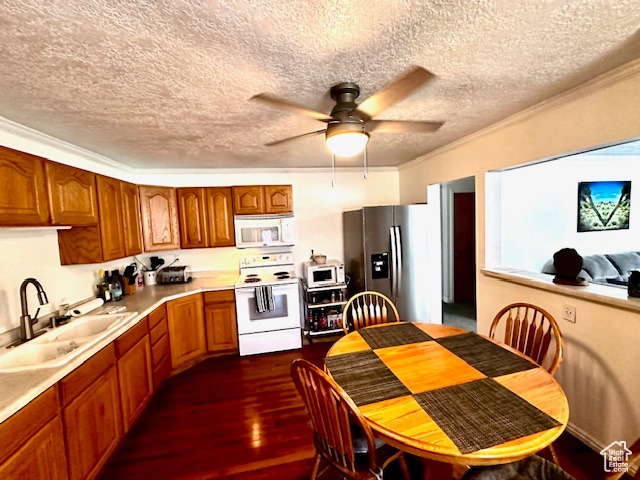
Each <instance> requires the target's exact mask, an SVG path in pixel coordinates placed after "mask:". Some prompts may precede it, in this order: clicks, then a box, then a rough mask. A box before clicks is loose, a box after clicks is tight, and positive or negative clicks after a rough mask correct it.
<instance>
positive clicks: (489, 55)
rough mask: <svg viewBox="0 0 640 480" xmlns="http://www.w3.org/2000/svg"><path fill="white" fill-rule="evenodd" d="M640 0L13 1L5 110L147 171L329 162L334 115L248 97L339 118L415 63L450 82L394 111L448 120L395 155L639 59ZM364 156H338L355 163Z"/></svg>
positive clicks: (401, 145)
mask: <svg viewBox="0 0 640 480" xmlns="http://www.w3.org/2000/svg"><path fill="white" fill-rule="evenodd" d="M637 7H638V3H637V0H608V1H606V0H544V1H536V2H531V1H526V0H520V1H517V0H512V1H507V0H502V1H500V0H496V1H484V0H483V1H481V0H473V1H470V0H448V1H442V0H429V1H425V0H372V1H366V2H363V1H355V0H347V1H343V0H310V1H304V2H302V1H296V0H251V1H249V0H235V1H226V0H225V1H223V0H220V1H215V0H172V1H150V0H146V1H144V0H139V1H136V2H131V1H125V0H114V1H109V2H104V1H99V0H65V1H62V0H3V1H2V2H0V64H1V65H2V68H1V69H0V116H3V117H6V118H8V119H10V120H13V121H15V122H18V123H21V124H23V125H27V126H29V127H32V128H34V129H36V130H39V131H42V132H45V133H48V134H50V135H52V136H54V137H57V138H60V139H62V140H66V141H69V142H71V143H73V144H76V145H78V146H81V147H84V148H87V149H89V150H91V151H94V152H96V153H99V154H102V155H104V156H106V157H109V158H111V159H113V160H116V161H119V162H122V163H124V164H127V165H130V166H133V167H141V168H153V167H155V168H167V167H197V168H203V167H232V168H234V167H252V166H260V167H286V166H303V167H306V166H315V167H317V166H328V165H329V161H330V158H329V153H328V150H327V149H326V147H325V145H324V142H323V138H322V136H315V137H312V138H306V139H303V140H299V141H297V142H292V143H289V144H286V145H280V146H277V147H271V148H267V147H264V146H263V144H264V143H265V142H270V141H273V140H278V139H281V138H285V137H288V136H292V135H297V134H301V133H305V132H307V131H312V130H318V129H319V128H322V124H320V123H319V122H314V121H313V120H308V119H305V118H303V117H300V116H297V115H295V114H292V113H287V112H281V111H279V110H276V109H274V108H269V107H267V106H264V105H261V104H257V103H253V102H248V101H247V100H248V99H249V98H250V97H251V96H252V95H255V94H257V93H261V92H270V93H272V94H275V95H277V96H280V97H284V98H288V99H289V100H291V101H294V102H296V103H299V104H303V105H306V106H308V107H310V108H313V109H317V110H321V111H325V112H328V111H329V110H330V109H331V107H332V101H331V99H330V97H329V95H328V90H329V88H330V87H331V86H332V85H334V84H336V83H339V82H343V81H353V82H357V83H358V84H360V86H361V88H362V95H361V99H364V98H367V97H368V96H369V95H371V94H372V93H374V92H375V91H377V90H378V89H380V88H382V87H383V86H385V85H386V84H388V83H389V82H390V81H392V80H393V79H394V78H395V77H396V76H398V75H399V74H401V73H402V72H403V71H405V70H406V69H407V68H409V66H410V65H421V66H423V67H425V68H427V69H429V70H430V71H432V72H434V73H435V74H436V75H437V76H438V78H437V80H436V81H435V82H432V83H430V84H428V85H427V86H425V87H424V88H422V89H421V90H419V91H417V92H415V93H414V94H413V95H412V96H411V97H409V98H407V99H405V100H404V101H403V102H401V103H400V104H398V105H397V106H396V107H394V108H391V109H389V110H387V111H385V112H383V114H382V115H381V116H380V118H387V119H394V118H395V119H414V120H444V121H446V124H445V126H444V127H443V128H442V129H441V130H440V131H439V132H438V133H436V134H423V135H415V134H413V135H407V134H389V133H382V132H379V133H377V134H374V135H372V138H371V142H370V149H369V154H370V161H371V164H372V165H386V166H392V165H398V164H401V163H403V162H406V161H409V160H411V159H413V158H416V157H418V156H420V155H422V154H425V153H427V152H430V151H432V150H434V149H436V148H438V147H440V146H442V145H445V144H447V143H450V142H451V141H453V140H455V139H457V138H460V137H461V136H464V135H466V134H468V133H470V132H472V131H475V130H478V129H479V128H481V127H484V126H487V125H489V124H491V123H493V122H495V121H496V120H499V119H501V118H504V117H506V116H508V115H510V114H513V113H515V112H518V111H520V110H522V109H524V108H526V107H528V106H530V105H532V104H534V103H537V102H539V101H541V100H543V99H545V98H548V97H550V96H552V95H554V94H557V93H559V92H562V91H564V90H566V89H568V88H570V87H572V86H575V85H577V84H579V83H581V82H583V81H584V80H586V79H589V78H592V77H594V76H596V75H598V74H600V73H602V72H604V71H607V70H610V69H611V68H613V67H615V66H617V65H620V64H622V63H625V62H627V61H629V60H630V59H632V58H634V57H635V56H637V55H638V51H640V37H639V35H638V31H637V28H638V8H637ZM360 161H361V160H360V159H358V158H353V159H341V160H340V162H339V165H356V164H359V163H360Z"/></svg>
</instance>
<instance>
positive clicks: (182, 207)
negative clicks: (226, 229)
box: [177, 188, 209, 248]
mask: <svg viewBox="0 0 640 480" xmlns="http://www.w3.org/2000/svg"><path fill="white" fill-rule="evenodd" d="M177 197H178V214H179V217H180V246H181V247H182V248H205V247H208V246H209V245H208V241H207V212H206V203H205V189H204V188H178V189H177Z"/></svg>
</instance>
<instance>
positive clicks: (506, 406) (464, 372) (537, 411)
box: [325, 323, 569, 465]
mask: <svg viewBox="0 0 640 480" xmlns="http://www.w3.org/2000/svg"><path fill="white" fill-rule="evenodd" d="M325 364H326V367H327V370H328V372H329V374H330V375H331V376H332V377H333V378H334V380H335V381H336V382H337V383H338V384H339V385H340V386H342V387H343V388H344V390H345V391H346V392H347V393H348V394H349V396H350V397H351V398H352V399H353V401H354V402H355V403H356V405H358V408H359V409H360V411H361V412H362V414H363V415H364V416H365V418H367V420H368V421H369V423H370V425H371V427H372V428H373V429H374V430H375V431H376V432H377V434H378V435H380V436H381V437H382V438H384V439H385V440H386V441H387V442H388V443H390V444H392V445H394V446H396V447H398V448H401V449H403V450H405V451H409V452H411V453H414V454H417V455H420V456H423V457H427V458H432V459H436V460H439V461H444V462H448V463H462V464H466V465H482V464H495V463H505V462H509V461H515V460H518V459H520V458H524V457H526V456H529V455H531V454H533V453H535V452H537V451H539V450H540V449H542V448H544V447H545V446H547V445H548V444H550V443H551V442H552V441H553V440H555V439H556V438H557V437H558V436H559V435H560V433H562V431H563V430H564V428H565V427H566V425H567V421H568V417H569V407H568V403H567V399H566V397H565V395H564V392H563V391H562V389H561V388H560V386H559V385H558V383H557V382H556V381H555V380H554V379H553V377H551V375H549V374H548V373H547V372H546V370H544V369H543V368H541V367H540V366H538V365H536V364H535V363H533V362H532V361H531V360H529V359H528V358H527V357H525V356H524V355H522V354H520V353H519V352H517V351H516V350H514V349H512V348H511V347H508V346H506V345H504V344H501V343H500V342H497V341H493V340H490V339H487V338H485V337H483V336H481V335H476V334H475V333H471V332H467V331H465V330H461V329H458V328H454V327H446V326H443V325H433V324H425V323H415V324H413V323H390V324H384V325H377V326H374V327H368V328H365V329H361V330H358V331H356V332H352V333H350V334H349V335H346V336H345V337H343V338H341V339H340V340H339V341H337V342H336V343H335V344H334V345H333V347H332V348H331V350H330V351H329V353H328V354H327V358H326V359H325Z"/></svg>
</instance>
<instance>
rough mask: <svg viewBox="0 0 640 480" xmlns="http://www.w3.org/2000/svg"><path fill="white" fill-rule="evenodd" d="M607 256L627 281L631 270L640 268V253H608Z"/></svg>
mask: <svg viewBox="0 0 640 480" xmlns="http://www.w3.org/2000/svg"><path fill="white" fill-rule="evenodd" d="M605 256H606V257H607V258H608V259H609V260H610V261H611V263H613V265H614V266H615V267H616V269H617V270H618V272H619V274H620V276H621V277H622V279H623V280H624V281H625V282H626V281H628V280H629V270H636V269H638V268H640V255H638V254H637V253H635V252H622V253H607V254H605Z"/></svg>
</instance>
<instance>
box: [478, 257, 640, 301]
mask: <svg viewBox="0 0 640 480" xmlns="http://www.w3.org/2000/svg"><path fill="white" fill-rule="evenodd" d="M481 272H482V274H483V275H485V276H487V277H493V278H497V279H499V280H503V281H505V282H511V283H516V284H518V285H524V286H527V287H532V288H537V289H539V290H545V291H547V292H552V293H557V294H558V295H564V296H567V297H573V298H579V299H582V300H587V301H590V302H595V303H600V304H602V305H607V306H611V307H615V308H621V309H624V310H629V311H632V312H640V298H635V297H629V296H628V295H627V289H626V288H619V287H614V286H611V287H609V286H607V285H598V284H592V283H590V284H589V285H585V286H583V287H574V286H569V285H557V284H555V283H553V275H547V274H545V273H536V272H528V271H526V270H518V269H515V268H503V267H494V268H483V269H482V270H481Z"/></svg>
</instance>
